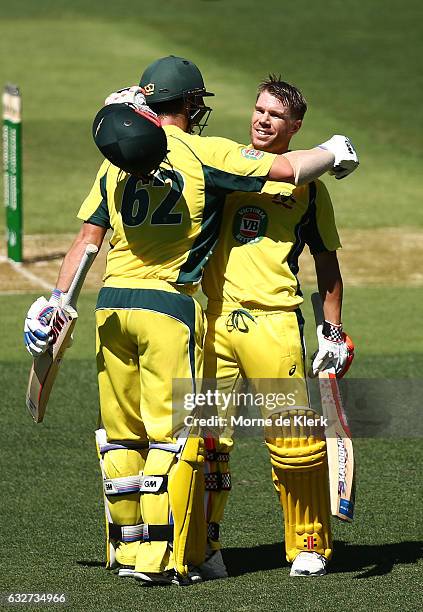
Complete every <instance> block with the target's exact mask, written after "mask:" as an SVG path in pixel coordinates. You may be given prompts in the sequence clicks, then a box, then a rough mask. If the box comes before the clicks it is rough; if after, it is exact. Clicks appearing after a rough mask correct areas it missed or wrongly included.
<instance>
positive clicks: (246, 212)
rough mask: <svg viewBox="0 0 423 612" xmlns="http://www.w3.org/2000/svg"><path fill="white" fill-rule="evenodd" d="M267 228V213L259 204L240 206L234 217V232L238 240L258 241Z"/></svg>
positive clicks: (243, 242)
mask: <svg viewBox="0 0 423 612" xmlns="http://www.w3.org/2000/svg"><path fill="white" fill-rule="evenodd" d="M266 229H267V213H266V212H265V211H264V210H263V209H262V208H259V207H258V206H244V207H243V208H240V209H239V210H238V211H237V213H236V215H235V218H234V223H233V227H232V233H233V236H234V238H235V240H237V241H238V242H240V243H241V244H246V243H247V242H258V241H259V240H261V239H262V238H263V236H264V235H265V233H266Z"/></svg>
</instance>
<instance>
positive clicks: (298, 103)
mask: <svg viewBox="0 0 423 612" xmlns="http://www.w3.org/2000/svg"><path fill="white" fill-rule="evenodd" d="M264 91H268V92H269V93H270V94H271V95H272V96H274V97H275V98H277V99H278V100H279V101H280V102H282V104H283V105H284V106H286V107H288V108H289V112H290V115H291V117H292V118H293V119H302V118H303V117H304V115H305V112H306V110H307V102H306V101H305V98H304V96H303V94H302V93H301V91H300V90H299V89H297V88H296V87H294V85H290V84H289V83H287V82H286V81H282V77H281V75H279V76H276V75H275V74H269V76H268V78H267V79H265V80H264V81H262V82H261V83H260V84H259V86H258V88H257V99H258V97H259V95H260V94H261V93H263V92H264Z"/></svg>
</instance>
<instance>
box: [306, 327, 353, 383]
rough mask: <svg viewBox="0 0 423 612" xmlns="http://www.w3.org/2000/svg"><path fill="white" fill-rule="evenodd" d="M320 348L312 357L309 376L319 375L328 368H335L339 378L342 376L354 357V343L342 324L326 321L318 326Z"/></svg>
mask: <svg viewBox="0 0 423 612" xmlns="http://www.w3.org/2000/svg"><path fill="white" fill-rule="evenodd" d="M317 339H318V341H319V350H318V351H316V352H315V353H314V355H313V356H312V358H311V369H310V372H309V376H311V377H312V378H313V377H315V376H317V375H318V374H319V372H323V370H326V369H328V368H332V367H333V368H334V369H335V374H336V377H337V378H342V377H343V376H344V375H345V374H346V373H347V371H348V369H349V367H350V365H351V362H352V360H353V359H354V344H353V341H352V340H351V338H350V337H349V336H347V334H345V333H344V332H343V331H342V325H335V324H334V323H330V322H329V321H325V322H324V323H323V325H319V326H318V327H317Z"/></svg>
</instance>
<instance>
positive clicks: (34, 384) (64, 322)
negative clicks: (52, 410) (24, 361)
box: [26, 244, 98, 423]
mask: <svg viewBox="0 0 423 612" xmlns="http://www.w3.org/2000/svg"><path fill="white" fill-rule="evenodd" d="M97 252H98V248H97V247H96V246H95V244H88V245H87V247H86V249H85V253H84V255H83V256H82V259H81V261H80V264H79V266H78V269H77V271H76V273H75V276H74V278H73V280H72V283H71V286H70V288H69V291H68V292H67V294H66V298H65V300H66V301H65V303H64V304H63V306H62V307H61V308H58V309H57V311H56V312H55V314H54V315H53V317H54V318H55V321H54V323H53V327H54V328H55V330H56V341H55V342H54V344H52V345H51V346H50V347H49V348H48V350H47V351H46V352H45V353H43V354H42V355H39V356H38V357H34V363H33V364H32V367H31V371H30V373H29V380H28V388H27V392H26V405H27V407H28V409H29V411H30V413H31V415H32V418H33V419H34V421H35V422H36V423H41V421H42V420H43V418H44V414H45V411H46V407H47V402H48V399H49V397H50V392H51V389H52V387H53V384H54V381H55V380H56V376H57V373H58V371H59V367H60V364H61V363H62V359H63V355H64V353H65V351H66V349H67V348H68V346H69V343H70V341H71V334H72V331H73V329H74V327H75V324H76V320H77V318H78V313H77V312H76V302H77V300H78V297H79V293H80V291H81V288H82V285H83V284H84V280H85V277H86V275H87V272H88V270H89V269H90V266H91V264H92V263H93V261H94V259H95V257H96V255H97Z"/></svg>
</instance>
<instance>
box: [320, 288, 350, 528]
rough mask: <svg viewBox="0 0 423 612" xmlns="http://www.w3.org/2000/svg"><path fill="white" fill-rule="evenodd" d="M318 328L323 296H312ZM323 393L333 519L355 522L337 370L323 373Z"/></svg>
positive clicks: (344, 421)
mask: <svg viewBox="0 0 423 612" xmlns="http://www.w3.org/2000/svg"><path fill="white" fill-rule="evenodd" d="M311 302H312V304H313V310H314V317H315V320H316V325H317V327H319V325H320V326H322V325H323V321H324V314H323V306H322V300H321V297H320V294H319V293H313V294H312V296H311ZM319 389H320V396H321V400H322V410H323V417H324V418H325V419H327V427H326V428H325V434H326V447H327V456H328V468H329V491H330V506H331V513H332V515H333V516H336V517H337V518H339V519H341V520H343V521H348V522H352V520H353V518H354V498H355V478H354V451H353V443H352V438H351V431H350V428H349V426H348V421H347V416H346V414H345V410H344V406H343V402H342V397H341V394H340V391H339V387H338V383H337V379H336V374H335V369H334V368H333V367H332V368H328V369H326V370H324V371H323V372H319Z"/></svg>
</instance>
